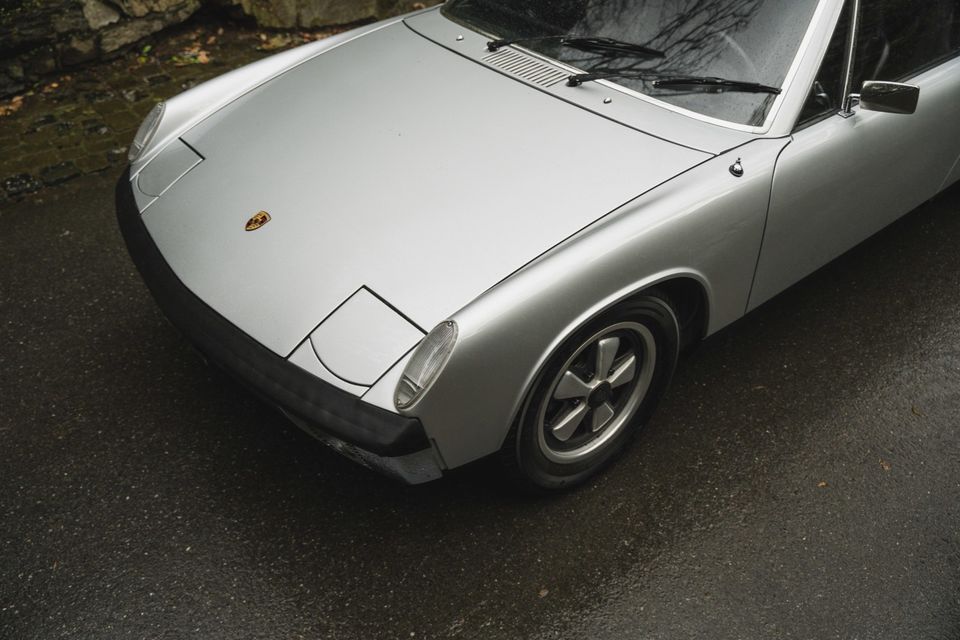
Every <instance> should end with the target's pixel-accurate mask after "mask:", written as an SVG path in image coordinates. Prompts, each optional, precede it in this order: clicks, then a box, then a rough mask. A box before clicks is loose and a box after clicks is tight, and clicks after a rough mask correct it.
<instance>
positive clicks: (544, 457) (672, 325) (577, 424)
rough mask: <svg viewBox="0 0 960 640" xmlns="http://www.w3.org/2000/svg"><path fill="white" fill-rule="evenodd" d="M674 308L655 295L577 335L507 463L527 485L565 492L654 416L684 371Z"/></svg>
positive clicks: (562, 352) (521, 427)
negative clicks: (677, 371)
mask: <svg viewBox="0 0 960 640" xmlns="http://www.w3.org/2000/svg"><path fill="white" fill-rule="evenodd" d="M678 343H679V329H678V328H677V319H676V315H675V313H674V312H673V308H672V305H671V304H670V302H669V300H667V299H666V298H665V297H663V296H662V295H659V294H656V293H651V294H648V295H644V296H642V297H639V298H637V299H634V300H632V301H630V302H626V303H623V304H621V305H619V306H617V307H615V308H613V309H611V310H610V311H608V312H607V313H605V314H603V316H602V317H600V318H598V319H596V320H594V321H593V322H591V323H589V324H588V325H587V326H585V327H584V328H582V329H581V330H579V331H577V332H576V333H575V334H574V335H573V336H571V337H570V338H569V339H568V340H567V341H566V342H564V344H563V345H562V346H561V347H560V348H559V349H557V351H556V353H554V354H553V356H552V357H551V358H550V362H549V363H548V365H547V367H546V369H545V370H544V372H543V374H541V376H540V377H539V379H538V382H537V384H536V385H535V387H534V389H533V391H532V393H531V394H530V398H529V400H528V402H527V405H526V409H525V411H524V414H523V415H522V416H521V419H520V420H519V422H518V424H517V426H516V427H515V428H514V430H513V431H512V432H511V437H509V438H508V440H507V444H506V445H505V447H504V455H503V458H504V459H505V461H506V462H507V463H508V467H509V468H510V469H511V470H512V471H514V472H515V473H514V475H515V476H516V477H517V479H519V480H520V481H521V482H522V483H524V484H527V485H533V486H535V487H539V488H560V487H565V486H570V485H573V484H576V483H578V482H581V481H583V480H585V479H586V478H588V477H589V476H590V475H592V474H593V473H595V472H596V471H598V470H599V469H600V468H601V467H602V466H603V465H605V464H606V463H607V462H609V461H610V460H611V459H612V458H613V457H614V456H615V455H616V454H617V453H618V452H619V451H620V450H622V449H623V447H624V446H625V445H626V443H627V442H628V441H629V438H630V435H631V434H632V432H633V431H636V429H637V428H638V427H639V426H640V425H641V424H642V423H643V422H644V421H645V420H646V419H647V418H648V417H649V415H650V413H652V411H653V409H654V407H655V406H656V404H657V401H658V400H659V398H660V396H661V395H662V393H663V391H664V390H665V388H666V386H667V384H668V382H669V379H670V376H671V375H672V373H673V368H674V366H675V364H676V359H677V351H678Z"/></svg>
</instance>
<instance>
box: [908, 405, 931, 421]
mask: <svg viewBox="0 0 960 640" xmlns="http://www.w3.org/2000/svg"><path fill="white" fill-rule="evenodd" d="M910 411H912V412H913V415H915V416H917V417H918V418H926V417H927V414H925V413H924V412H923V411H921V410H920V409H919V408H917V407H916V406H913V407H910Z"/></svg>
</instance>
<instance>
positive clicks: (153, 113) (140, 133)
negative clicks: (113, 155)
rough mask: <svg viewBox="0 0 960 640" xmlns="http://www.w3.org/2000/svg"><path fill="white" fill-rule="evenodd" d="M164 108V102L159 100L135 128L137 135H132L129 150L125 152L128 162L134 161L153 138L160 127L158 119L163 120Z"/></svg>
mask: <svg viewBox="0 0 960 640" xmlns="http://www.w3.org/2000/svg"><path fill="white" fill-rule="evenodd" d="M166 110H167V105H166V103H164V102H160V103H158V104H157V106H155V107H154V108H153V109H151V110H150V113H149V114H147V117H146V119H144V121H143V124H141V125H140V128H139V129H138V130H137V135H135V136H134V137H133V144H131V145H130V152H129V153H128V154H127V157H128V158H129V159H130V162H136V160H137V158H139V157H140V154H141V153H143V150H144V149H146V148H147V145H148V144H150V141H151V140H153V136H154V135H155V134H156V133H157V129H159V128H160V121H161V120H163V113H164V111H166Z"/></svg>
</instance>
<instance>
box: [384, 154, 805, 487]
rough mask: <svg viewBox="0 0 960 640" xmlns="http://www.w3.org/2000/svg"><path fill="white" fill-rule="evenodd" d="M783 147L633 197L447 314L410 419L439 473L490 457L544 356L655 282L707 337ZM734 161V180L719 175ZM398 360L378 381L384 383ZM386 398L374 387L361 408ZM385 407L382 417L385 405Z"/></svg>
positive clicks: (743, 257)
mask: <svg viewBox="0 0 960 640" xmlns="http://www.w3.org/2000/svg"><path fill="white" fill-rule="evenodd" d="M787 144H789V138H781V139H760V140H755V141H753V142H751V143H748V144H747V145H744V146H742V147H740V148H738V149H734V150H732V151H730V152H728V153H726V154H724V155H721V156H718V157H716V158H714V159H712V160H710V161H708V162H706V163H704V164H702V165H699V166H698V167H695V168H694V169H691V170H690V171H688V172H686V173H684V174H681V175H680V176H678V177H676V178H674V179H673V180H671V181H670V182H668V183H666V184H664V185H661V186H660V187H657V188H656V189H654V190H652V191H650V192H648V193H646V194H644V195H642V196H640V197H638V198H637V199H635V200H634V201H632V202H630V203H628V204H626V205H624V206H623V207H621V208H620V209H618V210H617V211H615V212H613V213H611V214H610V215H608V216H606V217H605V218H602V219H601V220H600V221H598V222H597V223H596V224H594V225H592V226H591V227H589V228H587V229H586V230H584V231H582V232H581V233H579V234H578V235H576V236H574V237H573V238H571V239H569V240H568V241H566V242H565V243H563V244H561V245H559V246H557V247H555V248H554V249H553V250H552V251H550V252H549V253H547V254H546V255H544V256H542V257H541V258H539V259H537V260H536V261H535V262H533V263H531V264H529V265H528V266H526V267H525V268H524V269H522V270H520V271H519V272H517V273H515V274H514V275H513V276H511V277H510V278H508V279H507V280H505V281H504V282H502V283H500V284H499V285H498V286H496V287H494V288H493V289H491V290H489V291H487V292H486V293H485V294H484V295H482V296H481V297H479V298H478V299H477V300H475V301H474V302H473V303H471V304H470V305H468V306H467V307H465V308H464V309H462V310H461V311H460V312H458V313H457V314H456V315H455V316H454V320H456V322H457V323H458V325H459V327H460V338H459V341H458V343H457V345H456V347H455V349H454V352H453V354H452V356H451V358H450V360H449V362H448V364H447V365H446V368H445V369H444V371H443V373H442V374H441V376H440V378H439V379H438V380H437V382H436V383H435V384H434V386H433V388H432V389H431V390H430V391H429V392H428V393H427V395H426V396H425V397H424V398H423V399H422V400H421V401H420V402H419V403H418V404H417V405H416V406H415V407H414V408H413V409H412V411H411V412H410V413H411V415H415V416H416V417H418V418H420V420H421V421H422V422H423V425H424V427H425V429H426V430H427V433H428V435H429V436H430V437H431V438H432V439H433V440H434V442H435V443H436V444H437V447H438V449H439V451H440V453H441V455H442V456H443V459H444V461H445V463H446V465H447V466H448V467H450V468H453V467H457V466H460V465H462V464H466V463H467V462H470V461H472V460H475V459H477V458H480V457H483V456H485V455H488V454H490V453H493V452H495V451H497V450H498V449H499V448H500V446H501V445H502V443H503V440H504V438H505V437H506V435H507V433H508V432H509V429H510V427H511V425H512V424H513V422H514V420H515V419H516V417H517V414H518V412H519V411H520V409H521V407H522V404H523V402H524V399H525V395H526V393H527V390H528V389H529V388H530V386H531V384H532V383H533V382H534V380H535V379H536V377H537V375H538V373H539V372H540V370H541V369H542V368H543V367H544V365H545V364H546V362H547V360H548V358H549V357H550V354H551V353H553V351H554V350H555V349H556V348H557V347H558V346H559V345H560V344H561V343H562V342H563V340H564V339H565V338H566V337H567V336H569V335H570V334H571V333H572V332H574V331H576V330H577V329H578V328H579V327H581V326H583V325H584V324H585V323H586V322H588V321H589V320H590V319H592V318H594V317H596V316H597V314H599V313H602V312H603V311H604V310H605V309H608V308H609V307H611V306H613V305H615V304H617V303H618V302H621V301H622V300H624V299H626V298H628V297H630V296H632V295H634V294H636V293H638V292H639V291H642V290H644V289H646V288H648V287H650V286H652V285H655V284H657V283H658V282H663V281H665V280H669V279H672V278H676V277H688V278H694V279H696V280H697V281H698V282H699V283H701V285H702V286H703V288H704V290H705V291H706V292H707V297H708V303H709V318H710V322H709V327H708V333H713V332H715V331H717V330H718V329H720V328H722V327H723V326H725V325H727V324H729V323H731V322H733V321H734V320H736V319H738V318H740V317H741V316H742V315H743V314H744V313H745V309H746V306H747V300H748V298H749V293H750V287H751V284H752V281H753V275H754V271H755V268H756V264H757V256H758V255H759V251H760V244H761V242H762V238H763V228H764V223H765V220H766V215H767V208H768V205H769V199H770V185H771V183H772V179H773V170H774V166H775V164H776V161H777V157H778V156H779V154H780V152H781V151H782V150H783V149H784V148H785V147H786V146H787ZM738 158H740V159H741V161H742V164H743V166H744V168H745V174H744V176H743V177H742V178H737V177H734V176H733V175H732V174H731V172H730V171H729V167H730V166H731V165H732V164H733V163H734V162H735V161H736V160H737V159H738ZM405 362H406V361H404V362H401V363H400V364H399V365H398V366H397V367H396V368H395V370H394V371H392V372H391V374H389V375H387V376H386V377H385V378H384V380H382V381H381V382H382V383H386V384H387V385H389V384H391V383H393V382H394V381H395V380H396V379H397V378H398V377H399V372H400V371H401V370H402V367H403V366H404V364H405ZM387 397H389V394H388V393H387V390H386V389H381V390H379V392H378V393H373V394H371V396H370V398H369V399H368V401H369V400H373V399H375V398H381V399H386V398H387ZM391 408H392V407H391Z"/></svg>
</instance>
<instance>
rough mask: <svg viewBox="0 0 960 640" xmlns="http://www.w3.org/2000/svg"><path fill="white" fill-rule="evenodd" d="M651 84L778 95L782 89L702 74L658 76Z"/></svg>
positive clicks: (677, 87) (661, 86)
mask: <svg viewBox="0 0 960 640" xmlns="http://www.w3.org/2000/svg"><path fill="white" fill-rule="evenodd" d="M653 86H654V87H656V88H658V89H660V88H672V89H689V88H698V87H709V88H713V89H716V90H717V92H718V93H722V92H723V91H738V92H741V93H770V94H773V95H777V96H778V95H780V94H781V93H783V89H781V88H780V87H771V86H769V85H766V84H760V83H759V82H743V81H741V80H727V79H726V78H711V77H704V76H676V77H672V78H659V79H657V80H654V81H653Z"/></svg>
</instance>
